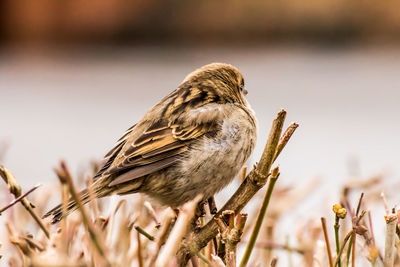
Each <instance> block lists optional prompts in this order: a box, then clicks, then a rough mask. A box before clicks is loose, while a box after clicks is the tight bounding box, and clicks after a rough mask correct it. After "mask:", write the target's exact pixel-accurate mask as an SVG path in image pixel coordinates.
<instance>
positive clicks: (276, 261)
mask: <svg viewBox="0 0 400 267" xmlns="http://www.w3.org/2000/svg"><path fill="white" fill-rule="evenodd" d="M277 264H278V258H277V257H274V258H273V259H272V261H271V267H275V266H276V265H277Z"/></svg>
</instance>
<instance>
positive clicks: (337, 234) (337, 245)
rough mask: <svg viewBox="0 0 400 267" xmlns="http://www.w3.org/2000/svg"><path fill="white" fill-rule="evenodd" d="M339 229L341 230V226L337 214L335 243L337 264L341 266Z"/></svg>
mask: <svg viewBox="0 0 400 267" xmlns="http://www.w3.org/2000/svg"><path fill="white" fill-rule="evenodd" d="M339 228H340V224H339V217H338V216H337V214H336V215H335V225H334V229H335V243H336V255H337V256H336V257H337V259H336V262H337V263H338V266H339V267H340V266H341V260H340V254H339V250H340V245H339V242H340V241H339Z"/></svg>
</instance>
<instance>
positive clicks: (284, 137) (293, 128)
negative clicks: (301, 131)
mask: <svg viewBox="0 0 400 267" xmlns="http://www.w3.org/2000/svg"><path fill="white" fill-rule="evenodd" d="M297 127H299V125H298V124H297V123H292V124H290V125H289V127H288V128H287V129H286V131H285V132H284V133H283V135H282V137H281V138H280V140H279V143H278V146H277V147H276V152H275V156H274V161H275V160H276V159H277V158H278V156H279V154H281V152H282V150H283V148H284V147H285V146H286V144H287V143H288V142H289V139H290V137H292V135H293V133H294V131H296V129H297Z"/></svg>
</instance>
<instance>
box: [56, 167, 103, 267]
mask: <svg viewBox="0 0 400 267" xmlns="http://www.w3.org/2000/svg"><path fill="white" fill-rule="evenodd" d="M55 171H56V173H57V175H58V176H59V179H60V180H62V179H63V180H65V181H66V183H67V184H68V188H69V192H70V194H71V197H72V199H73V200H74V201H75V202H76V204H77V206H78V210H79V211H80V213H81V217H82V222H83V224H84V225H85V227H86V228H87V230H88V232H89V236H90V240H91V241H92V243H93V245H94V247H95V248H96V249H97V251H98V252H99V254H100V256H102V258H103V260H105V261H106V262H108V260H107V259H106V257H105V248H104V246H103V242H101V238H100V234H99V233H98V231H97V229H96V228H95V227H94V225H93V224H92V222H91V220H90V219H89V216H88V215H87V212H86V209H85V207H84V206H83V205H82V202H81V200H80V198H79V196H78V193H77V192H76V189H75V185H74V181H73V179H72V176H71V173H70V171H69V170H68V168H67V165H66V164H65V162H64V161H61V162H60V168H59V169H58V168H56V169H55Z"/></svg>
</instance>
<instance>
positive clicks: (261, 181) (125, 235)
mask: <svg viewBox="0 0 400 267" xmlns="http://www.w3.org/2000/svg"><path fill="white" fill-rule="evenodd" d="M280 116H281V117H280ZM279 118H281V121H279V120H280V119H279ZM283 121H284V114H282V113H280V114H278V117H277V121H275V122H274V124H273V127H272V128H273V129H272V131H271V134H270V138H269V141H268V144H267V146H266V149H265V153H266V154H264V155H267V154H268V156H267V157H263V158H262V160H260V162H261V163H265V166H266V167H265V168H264V171H265V170H266V171H267V173H269V172H270V171H269V169H270V168H271V166H272V163H273V162H274V160H275V159H276V157H277V156H278V154H279V153H280V151H282V149H283V147H284V145H283V146H282V142H286V143H287V141H288V140H289V138H290V137H288V136H287V134H288V133H287V132H288V131H286V132H285V133H284V134H283V135H282V136H281V132H282V126H283ZM290 127H292V126H290ZM290 127H289V129H290ZM274 129H275V131H274ZM289 132H291V134H292V133H293V131H291V130H289ZM276 137H280V139H279V138H278V139H279V140H280V141H277V140H278V139H277V138H276ZM277 151H279V152H277ZM262 169H263V168H262V166H260V165H258V166H255V168H254V169H253V170H252V171H251V172H250V173H249V174H248V175H247V176H246V170H244V171H243V173H242V177H241V178H240V180H241V182H242V186H241V187H240V188H239V189H238V191H237V192H236V193H235V194H234V195H239V196H241V197H240V198H238V199H236V202H240V203H236V202H235V200H232V199H231V200H230V201H231V202H229V201H228V204H229V203H231V205H230V206H229V205H228V204H227V205H226V207H230V208H229V209H224V208H222V209H221V210H220V211H219V213H217V215H215V216H213V215H212V214H211V212H210V209H208V208H206V216H205V217H203V218H196V217H194V214H195V208H196V206H197V202H198V200H199V199H200V198H199V197H197V198H196V199H195V200H194V201H192V202H189V203H187V204H185V205H184V206H183V207H182V208H181V209H180V211H179V213H178V214H179V215H177V213H176V212H174V211H173V210H171V209H170V208H163V207H159V206H152V205H151V204H150V203H149V202H147V201H146V200H145V199H144V197H143V196H142V195H139V194H136V195H132V196H128V197H125V198H120V197H110V198H107V199H104V200H96V201H92V202H91V203H90V204H89V205H87V206H85V207H84V208H82V207H80V209H79V210H80V212H79V211H78V212H75V213H73V214H72V215H71V216H69V217H67V218H66V219H65V220H63V221H61V222H60V223H59V224H57V225H50V221H49V220H46V221H42V220H40V219H39V220H40V223H43V227H44V228H45V229H42V228H41V227H40V224H39V223H38V222H37V221H35V219H34V217H33V216H32V213H31V212H27V210H26V209H25V208H24V206H25V205H24V206H23V205H20V204H19V203H17V204H16V205H13V206H10V207H7V209H4V211H3V214H2V216H1V218H0V219H2V220H1V221H0V223H1V224H0V245H1V247H0V255H1V256H2V258H1V259H0V263H1V265H9V266H179V265H184V264H185V263H186V261H185V260H184V258H185V257H182V255H183V254H182V253H183V252H187V254H186V256H187V255H189V257H188V259H189V261H188V263H187V264H188V265H189V266H236V265H237V264H238V265H239V263H240V266H245V265H247V266H366V265H365V263H368V262H369V265H370V266H398V264H400V260H399V259H400V257H399V256H400V255H399V251H400V238H399V236H400V231H399V227H398V223H399V222H398V217H399V216H398V213H397V211H396V210H394V209H390V208H389V207H388V208H387V214H386V216H385V218H382V220H384V222H385V224H386V229H379V230H378V229H374V228H373V224H372V221H371V213H370V212H369V210H368V207H369V206H373V205H375V204H374V203H376V202H377V201H380V202H381V203H384V204H385V205H388V204H386V199H385V198H384V197H383V200H382V197H381V196H380V192H379V191H378V190H377V188H382V184H383V179H382V177H381V176H377V177H372V178H370V179H366V180H358V181H357V180H356V181H355V180H352V182H351V183H348V184H347V185H345V186H344V187H343V188H342V194H341V197H340V199H338V201H337V205H335V207H334V208H333V212H332V211H329V212H325V213H324V214H330V215H329V217H327V218H322V219H321V221H320V220H319V219H318V220H317V219H311V218H307V213H306V214H304V215H305V216H304V218H298V221H294V222H293V223H292V224H291V225H292V227H293V230H292V233H293V235H292V236H290V242H289V240H288V241H287V242H282V238H281V236H280V235H279V232H278V230H277V228H279V224H280V223H281V221H282V218H283V217H284V216H286V215H287V214H288V213H290V212H291V211H292V210H295V209H296V208H298V206H299V203H300V202H301V200H302V199H304V198H306V197H308V196H309V195H310V194H311V192H312V191H315V190H317V189H318V187H319V184H320V183H319V181H318V180H310V181H309V182H306V183H303V185H301V186H298V187H296V188H282V187H280V186H279V181H278V183H277V188H275V190H273V188H274V187H273V184H274V183H275V182H276V181H277V180H276V179H277V178H278V176H279V171H278V169H277V168H272V169H273V171H272V175H271V177H272V178H274V179H269V180H268V179H266V176H265V175H263V173H257V171H259V170H262ZM3 170H4V168H3ZM56 173H57V175H58V177H59V178H60V181H61V183H60V185H59V190H54V188H56V186H53V187H52V190H43V188H47V189H49V188H50V187H49V186H47V187H42V188H40V189H38V190H36V191H35V192H32V193H31V194H29V195H22V194H23V193H22V192H19V195H18V196H17V195H16V197H19V199H18V201H22V199H26V203H34V204H35V206H36V208H34V213H35V214H44V211H45V210H46V209H47V208H49V207H48V206H49V205H47V204H48V202H49V199H58V198H60V195H61V196H62V199H63V201H64V203H65V202H66V200H67V198H68V194H69V195H72V196H74V194H75V193H74V192H76V191H75V186H74V185H73V183H72V181H73V180H76V179H74V177H72V176H71V174H70V173H69V171H68V168H67V166H66V164H65V163H63V162H61V164H60V167H59V168H56ZM255 173H256V174H255ZM8 174H11V172H10V171H8ZM88 177H90V175H89V176H88ZM257 179H258V180H257ZM280 179H282V178H280ZM268 181H269V184H270V186H268V189H267V190H265V191H261V192H259V193H260V194H256V193H257V191H258V190H254V192H253V191H251V192H252V194H253V193H254V194H253V195H246V196H247V198H248V199H247V198H244V197H242V196H243V195H240V192H245V193H246V194H249V192H250V191H249V189H248V188H247V191H246V190H244V189H241V188H243V187H246V185H247V184H248V183H256V182H258V185H257V186H259V188H261V187H263V185H265V184H266V183H267V182H268ZM11 183H14V186H16V185H17V184H18V183H17V180H13V181H12V182H11ZM271 183H273V184H272V187H271ZM7 184H8V186H9V187H10V188H11V187H12V186H11V185H10V181H8V182H7ZM253 186H254V185H253ZM0 190H2V195H3V196H6V199H7V201H6V200H5V199H4V198H2V201H4V204H1V205H0V206H1V207H0V208H2V207H3V206H4V207H5V206H7V204H8V203H9V202H12V201H13V198H12V197H11V195H10V193H9V192H10V189H9V188H6V187H5V186H2V187H0ZM240 190H242V191H240ZM243 190H244V191H243ZM272 190H273V193H272ZM39 192H40V193H39ZM238 192H239V193H238ZM360 192H364V193H365V194H362V195H361V196H360V197H358V198H357V195H358V196H359V193H360ZM245 193H243V194H245ZM263 194H264V195H265V196H264V197H263ZM21 195H22V197H21ZM355 197H356V200H355V201H354V198H355ZM27 198H29V201H28V200H27ZM249 199H252V201H253V202H252V207H256V208H255V209H256V212H250V213H249V214H245V213H240V210H241V208H242V207H243V206H244V205H245V204H246V203H247V202H245V201H248V200H249ZM270 200H271V203H270V205H268V203H269V202H270ZM232 201H233V202H232ZM241 201H243V202H244V203H241ZM21 203H22V204H23V202H21ZM105 203H106V204H108V205H104V204H105ZM262 203H264V204H262ZM339 203H340V204H339ZM324 204H326V203H324ZM333 204H334V203H331V204H329V205H331V206H333ZM29 206H31V207H32V206H33V204H29ZM267 207H268V210H267ZM264 215H265V217H264ZM373 215H374V214H373ZM213 217H214V218H213ZM306 220H308V221H309V223H307V224H306V225H304V226H302V225H301V223H300V221H306ZM321 222H322V223H321ZM333 222H335V227H334V224H333ZM3 226H4V227H3ZM214 226H215V227H216V228H215V229H217V231H216V232H214V230H213V229H214ZM207 229H211V230H209V231H207ZM377 230H378V231H377ZM45 231H48V232H49V238H47V237H46V234H45ZM214 233H216V234H214ZM377 233H379V234H380V233H385V236H384V237H383V236H382V237H379V238H381V239H384V240H385V247H378V245H377V244H376V242H375V239H376V238H378V237H375V236H374V234H377ZM330 237H331V238H330ZM332 237H335V238H332ZM204 243H205V245H203V244H204ZM292 244H295V245H292ZM253 248H254V249H253ZM182 251H183V252H182ZM282 252H284V253H282ZM176 255H178V256H176ZM242 255H245V256H242ZM337 255H339V257H338V256H337ZM294 258H295V260H294ZM294 261H296V264H294Z"/></svg>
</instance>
